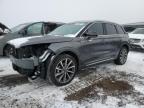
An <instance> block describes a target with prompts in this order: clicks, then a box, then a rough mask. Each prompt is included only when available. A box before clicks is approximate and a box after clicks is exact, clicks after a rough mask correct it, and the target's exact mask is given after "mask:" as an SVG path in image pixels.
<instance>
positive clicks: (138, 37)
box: [129, 33, 144, 39]
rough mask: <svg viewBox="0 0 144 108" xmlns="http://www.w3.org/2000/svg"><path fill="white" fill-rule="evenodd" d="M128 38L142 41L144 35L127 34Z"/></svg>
mask: <svg viewBox="0 0 144 108" xmlns="http://www.w3.org/2000/svg"><path fill="white" fill-rule="evenodd" d="M129 38H133V39H144V35H143V34H132V33H130V34H129Z"/></svg>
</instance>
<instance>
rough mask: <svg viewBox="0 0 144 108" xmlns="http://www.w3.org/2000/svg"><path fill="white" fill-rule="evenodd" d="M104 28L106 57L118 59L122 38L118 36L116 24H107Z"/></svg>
mask: <svg viewBox="0 0 144 108" xmlns="http://www.w3.org/2000/svg"><path fill="white" fill-rule="evenodd" d="M104 28H105V29H104V30H105V36H104V45H105V51H106V54H105V56H106V58H109V59H112V58H116V55H117V49H119V48H118V47H120V43H121V38H122V37H121V35H119V34H118V31H117V29H116V25H115V24H112V23H105V24H104Z"/></svg>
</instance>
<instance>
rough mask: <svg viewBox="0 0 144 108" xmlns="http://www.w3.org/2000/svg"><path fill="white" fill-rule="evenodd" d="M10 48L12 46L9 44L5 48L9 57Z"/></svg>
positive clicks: (5, 54) (5, 52)
mask: <svg viewBox="0 0 144 108" xmlns="http://www.w3.org/2000/svg"><path fill="white" fill-rule="evenodd" d="M10 50H11V46H10V45H7V46H6V47H5V48H4V56H6V57H9V55H10Z"/></svg>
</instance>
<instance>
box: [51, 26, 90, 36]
mask: <svg viewBox="0 0 144 108" xmlns="http://www.w3.org/2000/svg"><path fill="white" fill-rule="evenodd" d="M87 24H88V23H70V24H65V25H63V26H60V27H58V28H57V29H55V30H54V31H52V32H51V33H49V35H53V36H64V37H75V36H76V35H77V33H79V32H80V31H81V30H82V29H83V28H84V27H85V26H86V25H87Z"/></svg>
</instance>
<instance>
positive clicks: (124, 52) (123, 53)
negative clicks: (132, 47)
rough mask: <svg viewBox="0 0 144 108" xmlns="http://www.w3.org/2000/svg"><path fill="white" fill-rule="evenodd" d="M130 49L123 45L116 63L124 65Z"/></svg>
mask: <svg viewBox="0 0 144 108" xmlns="http://www.w3.org/2000/svg"><path fill="white" fill-rule="evenodd" d="M127 56H128V49H127V48H126V47H122V48H121V50H120V52H119V55H118V57H117V59H116V60H115V64H117V65H124V64H125V63H126V61H127Z"/></svg>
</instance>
